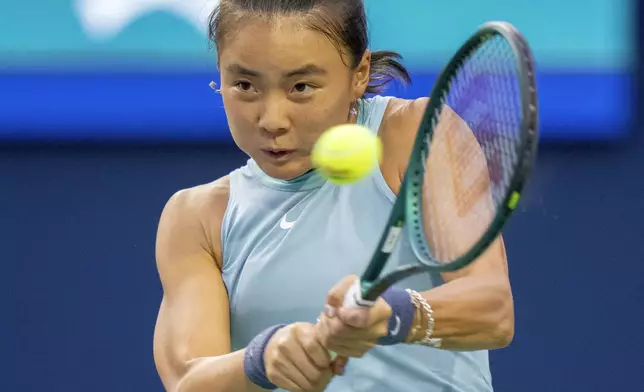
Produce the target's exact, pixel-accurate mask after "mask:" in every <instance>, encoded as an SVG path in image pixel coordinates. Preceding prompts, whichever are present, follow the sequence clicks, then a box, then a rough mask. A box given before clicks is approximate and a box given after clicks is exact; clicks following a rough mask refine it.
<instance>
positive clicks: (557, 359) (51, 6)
mask: <svg viewBox="0 0 644 392" xmlns="http://www.w3.org/2000/svg"><path fill="white" fill-rule="evenodd" d="M112 1H114V0H112ZM195 1H196V0H195ZM25 3H26V2H6V1H5V2H2V3H0V9H1V10H2V11H3V12H0V29H2V33H3V34H0V59H1V60H0V63H1V64H2V65H1V66H0V70H1V72H0V74H1V75H0V102H1V103H0V184H2V188H1V189H2V192H0V249H2V252H1V253H0V261H1V262H2V267H3V269H2V272H1V273H0V289H1V290H2V293H1V295H0V309H2V313H0V354H1V355H0V391H2V392H5V391H6V392H59V391H60V392H108V391H109V392H115V391H117V392H128V391H133V392H134V391H136V392H140V391H161V390H162V387H161V384H160V382H159V379H158V376H157V374H156V371H155V368H154V363H153V360H152V332H153V328H154V323H155V320H156V312H157V309H158V305H159V302H160V298H161V289H160V284H159V281H158V276H157V273H156V269H155V261H154V240H155V234H156V225H157V222H158V217H159V214H160V212H161V209H162V208H163V205H164V204H165V202H166V200H167V199H168V198H169V197H170V195H172V194H173V193H174V192H175V191H177V190H178V189H181V188H185V187H189V186H193V185H197V184H201V183H205V182H209V181H212V180H213V179H215V178H217V177H219V176H221V175H224V174H226V173H228V172H229V171H230V170H232V169H233V168H236V167H238V166H239V165H241V164H242V163H243V162H244V161H245V159H246V156H245V155H244V154H243V153H241V152H239V151H238V150H237V149H236V148H235V146H234V145H232V144H231V143H230V140H229V139H228V134H227V131H226V129H225V127H224V126H222V124H223V117H222V113H221V111H220V109H219V105H220V101H219V100H218V98H217V96H216V95H213V94H212V93H211V92H210V90H209V88H208V87H207V83H208V82H209V81H210V80H212V79H215V80H216V74H215V73H214V72H213V70H212V64H213V63H214V58H213V54H212V53H211V52H208V50H207V48H208V46H207V43H206V41H205V39H204V38H203V31H201V30H199V29H198V28H197V27H196V26H197V25H196V24H190V23H186V22H185V20H184V19H182V18H178V17H177V16H176V14H172V13H168V12H163V11H161V12H156V13H152V14H148V15H144V16H142V17H141V18H140V19H138V20H136V21H135V22H134V23H133V24H131V25H130V26H129V27H127V28H126V29H125V30H123V32H122V33H121V34H120V35H118V36H115V37H112V38H109V39H107V38H101V39H99V40H95V39H90V38H89V35H87V34H86V32H84V31H83V29H82V28H81V24H80V23H79V22H78V19H77V18H76V17H75V15H74V13H73V12H72V10H73V8H72V7H71V6H70V4H71V3H70V2H67V1H62V0H59V1H54V0H50V1H44V0H41V1H35V2H29V4H30V5H34V8H32V9H29V10H28V9H27V5H26V4H25ZM378 4H383V3H379V0H368V1H367V5H368V7H369V12H370V15H371V16H372V17H373V18H372V20H371V24H372V28H373V34H372V35H373V41H374V46H375V48H389V49H400V50H401V51H402V52H403V53H404V54H405V55H406V57H407V58H408V61H409V62H410V65H412V66H413V69H415V70H416V71H417V72H418V71H420V73H417V75H419V80H421V82H419V84H422V85H423V86H419V87H414V88H418V90H414V91H421V90H422V91H425V90H428V89H429V88H430V86H431V83H430V79H431V73H432V71H430V70H431V69H433V67H439V66H440V64H441V62H442V61H443V60H444V59H445V58H446V57H449V54H450V53H451V51H452V48H453V47H454V46H457V43H458V42H460V41H462V40H463V39H464V38H465V37H467V35H468V34H469V32H470V31H471V30H473V29H474V28H475V26H476V25H478V24H480V23H481V22H482V21H484V20H486V19H509V20H511V21H513V22H515V23H516V24H517V25H518V26H519V27H520V28H521V29H522V30H523V31H524V33H525V34H526V35H527V36H528V37H529V39H530V40H531V42H533V46H534V47H535V52H536V54H537V59H538V61H539V63H540V68H541V72H540V74H539V81H540V83H541V87H542V88H541V107H542V115H543V117H544V120H545V119H549V120H547V121H544V122H545V124H544V125H545V128H544V134H545V135H547V136H548V137H547V139H546V140H547V141H548V142H549V143H545V144H543V145H542V146H541V148H540V152H539V157H538V161H537V166H536V168H535V173H534V176H533V178H532V179H531V181H530V184H529V186H528V189H527V192H525V196H524V197H523V199H522V201H521V203H520V204H519V208H518V211H517V213H516V215H515V216H514V217H513V219H512V220H511V222H510V224H509V226H508V228H507V230H506V232H505V237H506V246H507V248H508V254H509V258H510V274H511V279H512V283H513V290H514V296H515V302H516V337H515V340H514V342H513V343H512V344H511V346H510V347H509V348H507V349H504V350H499V351H495V352H492V353H491V359H492V369H493V377H494V384H495V387H496V390H497V391H499V392H546V391H547V392H550V391H553V392H558V391H561V392H594V391H597V392H606V391H619V392H625V391H628V392H631V391H634V392H636V391H644V371H642V370H643V369H644V358H643V357H642V352H644V335H643V334H642V332H641V330H642V326H644V311H643V310H644V309H643V308H642V303H644V262H643V261H644V245H643V244H642V233H644V202H643V200H644V181H642V173H643V172H644V132H643V131H642V130H643V128H644V123H643V122H642V121H641V116H640V115H639V113H642V112H643V111H644V105H643V104H642V101H641V99H640V97H639V94H640V93H639V92H640V91H642V90H643V88H644V78H643V75H644V74H643V73H642V67H641V64H643V63H642V61H641V57H642V54H641V53H639V52H638V51H637V50H636V48H637V47H638V46H639V45H641V44H642V42H644V40H642V38H644V29H642V27H641V26H642V24H641V23H639V22H638V20H644V19H642V14H643V10H642V9H641V6H638V7H637V8H636V7H633V6H629V4H628V3H627V2H622V1H617V0H604V1H596V0H595V1H586V2H584V3H575V4H577V5H576V6H574V5H573V4H572V2H568V3H562V4H563V5H562V4H559V3H557V4H555V3H554V1H550V0H541V1H539V2H537V1H535V2H528V1H516V0H515V1H509V0H507V1H506V0H503V1H502V0H498V1H495V2H494V4H495V5H496V7H492V6H490V4H491V3H487V4H486V5H483V4H485V3H482V2H476V1H474V0H463V1H462V4H460V3H459V4H460V5H459V6H454V5H453V4H452V5H450V3H449V2H426V1H420V0H419V1H401V2H399V3H397V4H398V6H397V8H393V7H392V6H389V7H387V8H384V7H383V8H379V6H378ZM566 4H567V5H566ZM581 5H583V6H581ZM421 11H422V12H421ZM420 15H422V16H423V18H424V19H420ZM414 17H417V18H419V19H418V20H412V21H409V18H414ZM446 26H448V27H449V29H447V28H446ZM421 30H423V31H425V30H427V31H428V33H429V32H430V30H432V31H434V32H436V31H440V32H441V34H442V36H441V41H440V42H431V43H427V42H426V41H427V40H423V39H412V38H409V37H413V36H414V35H413V34H416V33H415V32H418V31H421ZM392 31H395V32H396V34H391V32H392ZM397 37H398V38H397ZM584 37H587V38H588V39H584ZM425 45H426V46H425ZM425 59H428V60H425ZM425 61H426V64H425ZM425 67H427V70H426V69H425ZM423 71H426V72H423ZM425 73H427V76H425ZM423 78H427V79H426V80H423ZM548 78H550V79H548ZM547 80H550V81H547ZM425 84H426V85H425ZM571 86H572V87H571ZM597 86H601V87H597ZM564 87H565V88H564ZM582 92H583V94H582ZM622 105H624V106H622ZM606 107H608V108H610V110H608V109H607V110H605V111H604V110H603V109H605V108H606ZM629 107H630V108H632V110H631V111H630V113H632V115H631V116H629V115H627V114H628V113H629V112H628V111H627V110H625V109H626V108H629ZM602 108H603V109H602ZM589 140H594V142H593V143H587V141H589ZM85 142H90V143H85ZM267 306H270V305H267Z"/></svg>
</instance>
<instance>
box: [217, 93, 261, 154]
mask: <svg viewBox="0 0 644 392" xmlns="http://www.w3.org/2000/svg"><path fill="white" fill-rule="evenodd" d="M223 101H224V110H225V111H226V119H227V121H228V128H229V129H230V133H231V134H232V135H233V139H235V142H236V143H237V144H240V143H241V142H243V141H244V140H245V139H248V138H249V137H250V135H251V134H252V133H253V130H254V129H255V128H254V124H255V123H254V117H253V116H254V110H253V107H252V105H251V104H249V103H247V102H240V101H238V100H236V99H226V97H225V96H224V97H223Z"/></svg>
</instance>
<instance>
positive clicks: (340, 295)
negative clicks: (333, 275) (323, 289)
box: [326, 275, 358, 308]
mask: <svg viewBox="0 0 644 392" xmlns="http://www.w3.org/2000/svg"><path fill="white" fill-rule="evenodd" d="M356 279H358V277H357V276H355V275H350V276H347V277H346V278H344V279H342V280H341V281H340V282H339V283H338V284H336V285H335V286H333V288H331V290H329V294H328V295H327V297H326V304H327V305H328V306H331V307H333V308H339V307H341V306H342V304H343V303H344V296H345V294H346V293H347V291H349V289H350V288H351V286H352V285H353V282H355V281H356Z"/></svg>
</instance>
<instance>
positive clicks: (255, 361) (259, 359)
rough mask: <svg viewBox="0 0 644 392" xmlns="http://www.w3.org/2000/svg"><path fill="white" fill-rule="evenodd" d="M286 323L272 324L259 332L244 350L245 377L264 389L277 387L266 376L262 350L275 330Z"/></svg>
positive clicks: (263, 350)
mask: <svg viewBox="0 0 644 392" xmlns="http://www.w3.org/2000/svg"><path fill="white" fill-rule="evenodd" d="M285 325H286V324H279V325H273V326H271V327H268V328H266V329H265V330H263V331H262V332H260V333H259V334H258V335H257V336H255V337H254V338H253V340H251V341H250V343H248V346H246V350H245V352H244V373H245V374H246V377H248V379H249V380H250V381H251V382H252V383H253V384H255V385H257V386H259V387H261V388H264V389H271V390H272V389H277V386H276V385H275V384H273V383H272V382H271V381H270V380H269V379H268V377H267V376H266V364H265V361H264V352H265V351H266V346H267V345H268V342H269V341H270V340H271V338H272V337H273V335H275V332H277V331H278V330H280V329H281V328H283V327H284V326H285Z"/></svg>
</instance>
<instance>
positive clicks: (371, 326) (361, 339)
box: [316, 276, 391, 358]
mask: <svg viewBox="0 0 644 392" xmlns="http://www.w3.org/2000/svg"><path fill="white" fill-rule="evenodd" d="M356 279H358V277H356V276H349V277H347V278H345V279H343V280H342V281H341V282H340V283H338V284H337V285H336V286H335V287H333V288H332V289H331V291H330V292H329V295H328V296H327V304H326V306H325V308H324V313H323V314H322V315H321V316H320V321H319V322H318V323H317V325H316V327H317V331H318V335H319V339H320V341H321V342H322V344H323V345H324V346H326V347H327V348H328V349H329V350H331V351H334V352H336V353H337V354H338V355H341V356H345V357H354V358H360V357H362V356H363V355H364V354H365V353H366V352H367V351H369V350H370V349H372V348H373V347H374V346H375V345H376V344H378V340H379V339H380V338H382V337H383V336H386V335H387V329H388V326H389V318H390V317H391V307H390V306H389V305H388V304H387V302H385V301H384V300H383V299H382V298H378V299H377V300H376V303H375V305H374V306H373V307H371V308H344V307H342V304H343V302H344V296H345V294H346V293H347V291H348V290H349V288H350V287H351V285H353V283H354V282H355V280H356Z"/></svg>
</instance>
